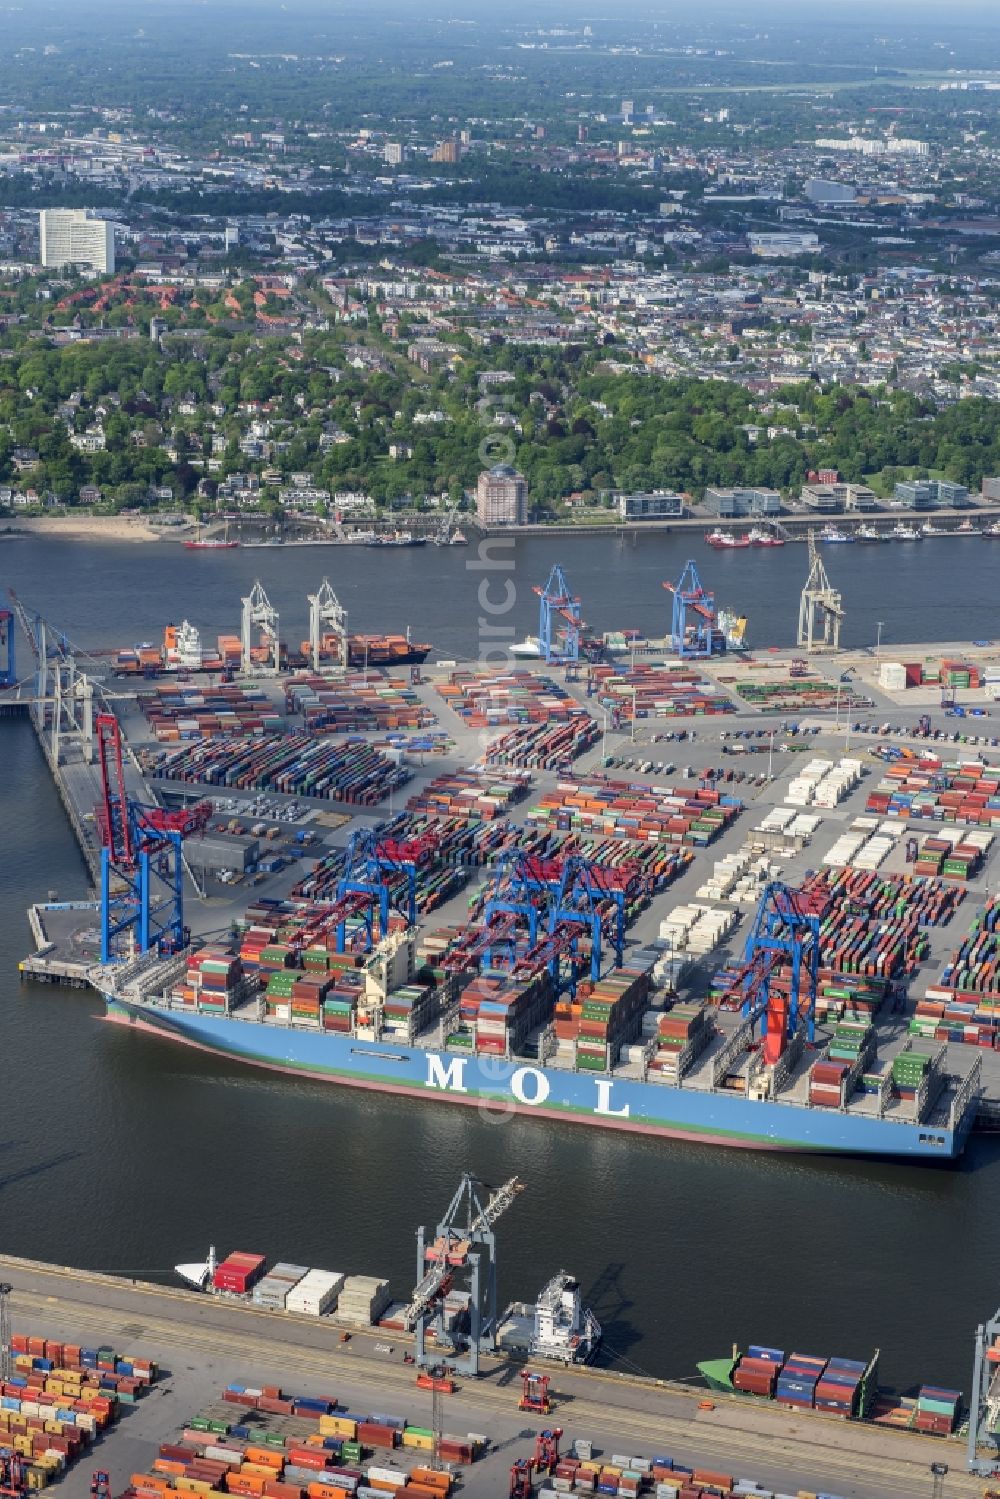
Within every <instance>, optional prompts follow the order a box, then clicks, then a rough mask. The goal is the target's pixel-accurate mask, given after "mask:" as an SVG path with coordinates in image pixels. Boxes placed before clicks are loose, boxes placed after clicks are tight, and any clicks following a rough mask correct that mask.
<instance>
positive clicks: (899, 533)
mask: <svg viewBox="0 0 1000 1499" xmlns="http://www.w3.org/2000/svg"><path fill="white" fill-rule="evenodd" d="M889 535H890V536H891V537H892V539H893V541H920V539H921V536H920V532H919V531H918V530H917V528H916V527H915V526H907V525H906V524H904V522H903V521H897V522H896V524H895V525H894V526H893V528H892V530H891V531H890V532H889Z"/></svg>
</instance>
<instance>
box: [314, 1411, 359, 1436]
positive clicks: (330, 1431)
mask: <svg viewBox="0 0 1000 1499" xmlns="http://www.w3.org/2000/svg"><path fill="white" fill-rule="evenodd" d="M319 1429H320V1431H321V1432H322V1434H323V1436H325V1437H347V1438H348V1440H349V1441H352V1442H353V1440H354V1438H355V1436H356V1435H357V1430H358V1423H357V1422H356V1421H349V1420H348V1419H347V1417H346V1416H320V1418H319Z"/></svg>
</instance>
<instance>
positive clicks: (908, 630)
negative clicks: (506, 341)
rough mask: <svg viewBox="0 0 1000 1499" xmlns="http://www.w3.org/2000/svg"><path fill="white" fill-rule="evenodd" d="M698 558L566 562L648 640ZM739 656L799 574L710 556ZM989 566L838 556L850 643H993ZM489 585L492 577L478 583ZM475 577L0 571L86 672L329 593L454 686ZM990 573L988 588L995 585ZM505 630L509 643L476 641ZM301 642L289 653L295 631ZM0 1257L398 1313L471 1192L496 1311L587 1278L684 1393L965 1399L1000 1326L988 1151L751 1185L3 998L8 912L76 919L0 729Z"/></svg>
mask: <svg viewBox="0 0 1000 1499" xmlns="http://www.w3.org/2000/svg"><path fill="white" fill-rule="evenodd" d="M691 545H692V544H691V543H688V542H685V541H681V540H676V539H674V538H670V537H656V538H649V539H647V540H645V541H643V543H642V544H641V545H640V546H637V547H634V548H633V547H632V546H631V545H625V546H621V545H619V544H618V543H617V542H616V541H614V540H608V539H602V540H597V539H595V538H590V539H585V538H570V539H567V540H565V541H560V543H559V551H558V556H559V560H561V561H562V562H563V564H564V566H565V567H566V570H567V573H568V575H569V579H570V582H571V584H572V586H573V588H574V590H575V591H576V592H578V593H579V594H580V595H581V597H582V599H583V605H584V608H583V612H584V616H585V618H586V619H587V621H588V623H589V624H590V625H591V626H592V627H594V628H598V629H608V628H621V627H625V626H631V625H634V626H636V627H638V628H641V629H644V630H646V631H649V632H651V633H652V632H656V633H662V632H663V630H664V628H665V623H666V621H667V618H668V616H667V610H668V607H669V599H668V596H667V595H666V594H665V593H664V592H663V590H662V589H661V588H660V582H661V580H662V579H663V578H676V577H677V576H678V574H679V572H680V570H681V568H682V566H683V564H684V561H685V558H686V555H687V554H688V552H689V550H690V548H691ZM694 545H695V546H696V547H697V548H698V551H697V553H696V555H697V556H698V561H699V564H700V566H701V569H702V572H703V575H704V578H705V581H706V582H707V583H710V584H711V585H713V586H715V588H716V591H717V593H718V595H719V599H720V602H722V603H724V604H726V605H729V606H732V607H739V608H740V609H741V610H745V611H746V613H747V614H748V615H749V616H750V622H751V624H750V629H751V635H752V639H753V640H754V642H755V643H756V644H757V645H758V646H760V645H762V644H763V643H764V642H770V643H774V644H786V643H788V642H790V641H791V640H792V639H793V632H794V626H795V619H796V610H797V598H798V590H799V588H800V586H801V582H802V577H803V574H804V571H805V549H804V548H803V547H801V546H788V547H785V548H784V549H782V550H775V551H773V552H766V551H759V552H754V553H752V554H749V553H734V554H730V555H722V556H719V555H716V554H707V555H705V556H704V557H702V555H701V553H703V552H705V551H706V549H705V548H704V547H703V546H701V544H700V543H695V544H694ZM991 546H992V543H989V542H975V541H964V540H956V541H940V542H933V541H927V542H923V543H919V544H913V545H910V546H907V545H904V544H898V545H893V546H892V547H889V546H887V545H886V546H881V547H862V546H854V547H841V548H838V547H833V548H830V549H828V553H827V562H828V566H829V568H830V571H831V573H832V574H833V577H834V581H835V583H836V585H837V586H839V587H841V588H842V590H843V592H844V595H845V603H846V608H847V616H848V618H847V628H846V631H845V634H846V638H847V640H848V642H849V643H855V644H857V643H866V642H868V641H871V640H874V635H875V630H876V628H877V621H878V620H879V619H881V620H883V621H884V622H885V624H884V628H883V637H882V638H883V641H885V642H887V643H888V644H890V645H891V644H892V643H894V642H895V643H900V644H901V643H904V642H906V641H916V640H931V639H939V640H948V639H950V640H956V639H959V638H965V639H970V638H979V637H980V636H986V635H988V634H989V631H990V629H991V628H992V627H994V626H995V625H996V623H997V616H996V609H995V603H994V602H993V600H994V599H995V586H996V585H995V577H996V564H995V562H994V559H993V553H992V551H991ZM998 551H1000V547H998ZM494 555H495V556H496V557H500V556H501V553H500V552H499V551H497V552H495V554H494ZM513 556H514V558H515V562H516V566H515V568H514V570H513V572H512V573H511V574H504V573H498V574H497V579H499V581H497V580H496V579H493V580H492V581H491V584H490V587H491V589H492V592H491V593H490V594H489V595H488V597H489V598H490V599H492V600H493V601H494V602H495V601H496V600H497V599H500V598H502V597H504V585H503V578H504V577H505V576H511V577H512V578H513V581H514V585H515V592H516V599H515V602H514V606H513V608H512V610H511V612H510V614H509V616H506V617H505V621H506V619H509V620H510V622H511V623H512V624H513V625H514V627H515V628H516V631H517V635H518V637H519V638H520V636H522V635H523V634H524V633H526V632H527V631H528V630H533V629H534V628H535V626H536V624H537V613H536V610H537V600H536V599H535V597H534V595H533V593H532V592H531V585H532V584H534V583H542V582H544V580H545V577H546V576H547V573H548V569H549V567H550V566H551V563H552V561H553V560H554V557H555V551H554V547H553V544H552V543H551V542H549V541H548V540H542V539H532V540H530V541H520V542H519V543H518V544H517V547H516V549H515V551H514V553H513ZM475 560H476V552H475V549H474V548H467V549H464V548H463V549H459V548H455V549H452V550H450V551H445V550H444V549H438V548H433V547H427V548H423V549H420V550H412V551H398V552H396V553H382V552H378V551H367V550H360V549H357V550H351V551H350V552H345V551H343V550H339V549H330V550H328V551H323V552H319V553H315V552H311V551H307V550H302V549H289V550H288V551H284V552H279V551H277V550H275V551H257V552H254V551H245V552H244V551H234V552H229V553H218V554H211V553H201V554H197V553H195V554H191V553H185V552H182V551H181V550H179V549H177V548H175V547H172V546H166V545H164V546H156V547H142V546H134V545H108V544H104V543H101V544H97V543H94V544H70V543H63V542H54V541H45V542H42V541H36V540H34V539H32V540H18V541H0V582H3V583H5V584H7V583H9V584H13V585H14V586H15V587H16V588H17V590H18V592H19V593H20V595H21V596H22V597H23V598H24V599H25V600H26V601H27V602H28V603H29V604H30V605H31V606H33V607H36V608H38V609H40V610H42V611H43V612H44V613H46V615H47V616H48V617H50V618H51V619H52V620H53V621H54V622H56V623H58V624H59V625H60V626H61V627H62V628H63V629H64V630H65V631H66V633H67V634H68V635H69V636H70V637H71V639H73V640H74V641H75V642H76V643H77V644H79V645H88V646H92V647H97V646H111V645H121V644H126V643H129V644H131V643H134V642H136V641H139V640H142V639H155V640H159V638H160V636H161V634H162V627H163V624H164V623H165V621H166V620H168V619H174V620H179V619H180V618H181V617H182V616H183V615H187V616H188V617H189V618H191V619H192V620H193V621H194V622H195V623H197V624H198V625H199V626H200V627H201V628H202V630H203V634H204V636H205V638H206V639H207V640H210V639H212V638H213V637H214V635H215V634H216V633H218V632H231V633H235V632H236V631H237V630H238V610H239V597H240V594H241V592H245V591H246V585H247V584H248V583H250V582H252V581H253V579H254V577H255V576H260V577H261V579H262V580H263V582H264V584H265V587H266V588H267V590H268V592H269V594H270V596H271V599H272V602H273V603H275V605H276V606H277V607H278V608H279V609H280V610H281V612H282V633H283V634H284V636H285V637H286V638H287V639H288V640H290V641H292V640H295V641H297V640H298V639H300V638H303V637H304V636H305V633H306V628H305V627H306V604H305V594H306V593H307V592H311V591H312V590H313V589H314V588H315V586H316V584H317V583H318V582H319V581H320V579H321V578H322V576H323V575H324V574H326V575H328V576H329V578H330V580H331V583H332V584H333V587H334V589H335V590H336V592H337V593H338V595H339V596H340V598H341V600H342V602H343V603H345V605H346V606H347V608H348V609H349V611H350V616H351V628H352V629H357V630H365V629H367V630H377V629H386V630H401V629H404V628H405V627H406V625H407V624H409V625H411V626H412V627H413V631H414V635H415V637H416V638H422V639H426V640H429V641H433V642H434V645H435V647H436V650H437V653H438V654H440V655H446V654H449V655H456V656H458V655H464V656H470V655H473V654H475V652H476V650H477V641H478V639H479V635H480V627H479V623H478V622H479V618H480V609H479V605H478V602H477V591H478V589H479V587H480V583H481V580H482V577H483V574H482V573H479V572H476V571H475V570H474V569H472V568H470V566H469V564H470V563H471V562H474V561H475ZM998 560H1000V559H998ZM494 622H495V621H494ZM300 626H301V628H300ZM0 757H2V758H0V764H2V766H3V770H4V773H3V774H2V775H0V829H2V830H3V838H2V845H0V849H2V854H0V901H2V905H0V910H2V912H3V916H2V919H0V1016H2V1025H3V1043H4V1045H3V1050H4V1058H5V1067H4V1080H5V1098H4V1102H5V1108H4V1120H3V1125H2V1127H0V1224H2V1231H0V1247H2V1248H3V1250H5V1251H7V1252H10V1253H14V1254H22V1255H29V1256H34V1257H38V1258H42V1259H47V1260H56V1261H62V1262H68V1263H71V1264H79V1265H83V1266H87V1267H92V1268H99V1269H103V1270H108V1271H117V1272H122V1273H125V1274H132V1275H157V1276H159V1275H165V1274H167V1273H168V1271H169V1268H170V1266H171V1265H173V1264H174V1263H175V1262H176V1261H178V1260H183V1259H193V1258H196V1257H197V1255H198V1254H199V1253H201V1252H203V1251H204V1250H205V1249H206V1248H207V1246H208V1244H209V1243H210V1242H214V1243H215V1244H216V1245H217V1246H218V1247H219V1249H220V1251H222V1252H225V1251H228V1250H229V1249H232V1248H243V1249H252V1250H257V1251H260V1252H261V1253H266V1254H267V1255H269V1256H271V1257H274V1258H277V1257H279V1256H280V1257H281V1258H284V1259H290V1260H293V1261H296V1262H298V1263H305V1264H318V1265H323V1266H326V1267H329V1268H333V1269H339V1270H345V1271H348V1272H351V1271H353V1272H358V1273H371V1274H383V1275H388V1276H390V1277H391V1278H392V1280H393V1284H394V1288H395V1289H396V1291H397V1292H398V1293H399V1294H404V1293H405V1292H406V1291H407V1290H408V1288H409V1287H410V1286H412V1284H413V1282H414V1272H415V1263H414V1260H415V1239H414V1229H415V1227H416V1225H417V1223H419V1222H422V1221H424V1222H431V1221H436V1219H437V1217H438V1216H439V1215H440V1213H441V1212H442V1210H443V1209H444V1208H445V1206H446V1205H447V1202H448V1200H449V1198H450V1196H451V1194H452V1192H453V1190H454V1188H455V1186H456V1185H457V1180H458V1176H459V1174H460V1172H461V1170H462V1169H463V1168H468V1169H471V1170H472V1171H474V1172H475V1173H476V1174H478V1175H479V1176H480V1177H481V1179H483V1180H485V1181H487V1182H492V1183H496V1182H499V1181H501V1180H503V1179H505V1178H506V1177H508V1176H510V1175H513V1174H514V1173H515V1172H516V1173H517V1174H519V1175H520V1176H521V1178H522V1180H523V1181H524V1182H525V1183H526V1184H527V1190H526V1191H525V1192H524V1194H523V1195H522V1197H521V1198H520V1199H519V1200H518V1202H517V1204H516V1205H515V1207H514V1208H513V1209H512V1210H511V1211H510V1213H509V1214H508V1216H507V1217H506V1219H505V1220H504V1221H503V1223H502V1224H501V1226H500V1230H499V1236H500V1246H501V1249H500V1254H501V1259H500V1275H499V1281H500V1297H501V1301H503V1300H504V1299H505V1298H509V1297H512V1296H518V1297H525V1298H530V1297H531V1296H533V1295H534V1293H535V1291H536V1290H537V1289H538V1287H539V1286H540V1285H541V1283H542V1281H543V1280H544V1279H545V1278H546V1277H547V1276H548V1275H549V1274H550V1273H552V1272H554V1271H555V1270H557V1269H559V1268H561V1267H565V1268H567V1269H569V1270H572V1271H573V1272H574V1273H575V1274H577V1275H578V1276H579V1277H580V1278H581V1280H582V1283H583V1286H584V1289H585V1291H586V1293H587V1295H588V1297H589V1299H590V1300H591V1303H592V1304H593V1305H594V1308H595V1310H596V1312H597V1314H598V1316H599V1317H600V1319H601V1321H602V1322H603V1323H604V1325H605V1331H606V1336H607V1343H608V1348H609V1352H610V1353H611V1354H612V1355H613V1356H615V1357H616V1358H618V1359H619V1360H620V1361H621V1362H620V1367H622V1368H629V1367H637V1368H639V1369H641V1370H643V1371H645V1372H650V1373H654V1374H657V1375H659V1376H670V1377H678V1376H681V1377H682V1376H684V1375H688V1374H691V1373H693V1372H694V1366H695V1363H696V1361H697V1360H698V1359H701V1358H706V1357H714V1356H721V1355H723V1354H725V1353H726V1352H728V1350H729V1348H730V1345H731V1344H732V1343H733V1341H737V1342H739V1343H740V1344H741V1345H742V1346H746V1343H747V1342H748V1341H755V1342H763V1343H768V1344H771V1345H776V1346H785V1347H790V1346H792V1345H794V1346H795V1347H796V1348H798V1349H799V1350H800V1351H804V1352H811V1353H828V1354H833V1353H839V1354H842V1355H845V1356H849V1357H863V1356H865V1355H867V1354H869V1353H870V1352H871V1351H873V1349H874V1348H875V1347H876V1346H879V1347H881V1349H882V1350H883V1354H882V1369H883V1374H884V1377H885V1378H886V1380H887V1382H890V1383H894V1384H896V1385H897V1387H899V1388H907V1387H909V1386H910V1385H912V1384H913V1383H914V1382H916V1381H920V1380H927V1381H929V1382H934V1383H944V1384H952V1385H954V1386H955V1387H959V1388H964V1389H966V1390H967V1389H968V1387H969V1374H970V1357H969V1356H970V1354H971V1346H972V1344H971V1333H972V1329H973V1328H974V1326H975V1323H976V1322H977V1320H978V1319H979V1318H981V1317H982V1316H983V1315H985V1314H988V1313H990V1312H992V1310H993V1308H994V1305H995V1303H996V1300H997V1294H998V1293H997V1282H996V1272H995V1255H994V1252H993V1246H994V1243H995V1231H996V1221H997V1216H996V1214H997V1210H996V1205H995V1199H994V1196H993V1194H994V1191H997V1190H1000V1142H997V1143H994V1142H992V1141H989V1140H977V1141H975V1142H974V1143H973V1145H972V1146H971V1148H970V1149H969V1151H968V1152H967V1155H966V1157H965V1159H964V1160H963V1161H962V1162H961V1163H960V1164H958V1165H957V1166H954V1167H951V1168H945V1167H943V1166H935V1165H928V1166H921V1167H919V1168H918V1167H914V1166H908V1165H905V1164H885V1163H870V1162H857V1161H849V1160H840V1159H819V1160H812V1159H808V1158H799V1157H785V1156H776V1155H775V1156H760V1157H758V1156H754V1155H752V1154H749V1153H742V1152H731V1151H726V1150H721V1149H712V1148H706V1147H699V1146H695V1145H689V1144H685V1143H683V1142H671V1141H658V1140H657V1141H650V1140H646V1139H643V1138H641V1137H637V1136H625V1135H622V1136H619V1135H615V1134H613V1133H611V1132H606V1131H602V1130H597V1129H584V1128H580V1127H578V1126H572V1125H560V1124H557V1123H546V1124H545V1125H544V1126H543V1125H540V1124H539V1123H534V1122H532V1121H524V1120H519V1119H513V1120H511V1119H505V1120H503V1121H502V1122H501V1123H492V1122H490V1121H489V1120H488V1119H484V1118H482V1117H481V1116H480V1115H479V1113H478V1112H477V1111H475V1110H465V1109H455V1108H447V1107H444V1106H436V1107H435V1106H431V1105H419V1104H414V1103H413V1102H410V1101H407V1100H404V1099H393V1098H391V1097H386V1096H383V1095H376V1094H372V1095H365V1094H363V1093H361V1092H357V1091H355V1090H349V1089H339V1088H335V1087H331V1086H329V1085H324V1084H321V1083H311V1082H309V1081H305V1080H294V1079H289V1078H283V1077H279V1076H270V1075H268V1074H266V1073H256V1072H254V1071H252V1070H250V1069H246V1070H244V1069H241V1068H239V1067H237V1066H234V1065H232V1064H227V1063H226V1062H224V1061H220V1060H217V1059H214V1058H210V1057H206V1056H202V1055H200V1054H199V1053H197V1052H194V1051H188V1050H186V1049H184V1048H181V1047H176V1048H175V1047H170V1046H168V1045H166V1044H163V1043H161V1042H157V1041H156V1040H155V1039H153V1038H150V1037H146V1036H142V1035H130V1034H128V1033H127V1032H125V1031H123V1030H121V1029H119V1028H118V1027H115V1026H110V1025H105V1024H102V1023H101V1022H100V1021H99V1018H98V1017H99V1012H100V1006H99V1005H98V1004H97V1003H96V1002H95V1001H93V1000H91V999H90V998H87V997H85V996H83V995H81V994H80V993H77V992H76V991H62V990H59V989H55V988H42V987H38V986H34V985H19V984H18V981H17V976H16V963H17V960H18V959H19V958H20V957H21V956H23V955H24V953H25V952H26V951H27V950H28V948H29V946H30V935H29V931H28V925H27V921H26V919H25V917H24V908H25V906H26V905H27V903H28V902H29V900H31V899H37V898H39V897H43V896H44V895H45V894H46V892H47V891H49V890H53V889H54V890H57V891H58V893H59V895H60V897H61V898H63V899H69V898H72V897H73V896H80V895H83V894H85V892H86V876H85V871H84V868H83V865H82V862H81V860H80V857H79V855H78V853H77V850H76V845H75V842H74V840H73V837H72V835H71V833H70V830H69V828H68V825H67V824H66V822H65V819H64V817H63V815H62V813H61V809H60V807H59V803H58V800H57V798H56V794H55V791H54V789H53V788H52V786H51V783H50V781H49V779H48V777H47V774H46V772H45V769H44V764H43V762H42V759H41V756H40V753H39V751H38V750H37V747H36V745H35V742H34V739H33V736H32V734H31V731H30V728H29V727H28V726H27V725H26V724H22V723H10V722H8V723H0Z"/></svg>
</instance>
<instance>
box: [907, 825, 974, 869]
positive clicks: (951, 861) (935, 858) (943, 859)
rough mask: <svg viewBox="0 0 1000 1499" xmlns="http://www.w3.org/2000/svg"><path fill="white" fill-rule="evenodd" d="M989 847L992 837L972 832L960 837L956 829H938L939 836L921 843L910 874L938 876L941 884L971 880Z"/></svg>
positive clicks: (935, 835) (931, 837) (960, 834)
mask: <svg viewBox="0 0 1000 1499" xmlns="http://www.w3.org/2000/svg"><path fill="white" fill-rule="evenodd" d="M992 843H993V834H992V833H989V832H987V831H986V830H985V829H981V828H974V829H972V830H971V831H970V832H968V833H960V832H959V831H958V829H957V828H942V829H941V831H940V833H935V834H931V835H930V836H928V837H926V838H923V839H921V842H920V847H919V848H918V850H917V858H916V863H915V864H914V866H913V868H914V872H915V873H916V874H927V875H940V876H941V878H942V879H945V880H963V881H964V880H971V879H975V877H976V875H977V874H978V873H979V871H980V869H981V868H982V866H983V860H984V859H985V858H986V855H987V854H988V853H989V850H990V846H991V845H992Z"/></svg>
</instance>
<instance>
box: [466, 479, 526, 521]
mask: <svg viewBox="0 0 1000 1499" xmlns="http://www.w3.org/2000/svg"><path fill="white" fill-rule="evenodd" d="M476 516H477V517H478V519H479V521H480V523H481V524H482V525H484V526H523V525H524V524H525V523H526V521H527V519H528V482H527V480H526V479H525V477H524V475H523V474H519V473H518V471H517V469H516V468H512V467H511V465H510V464H509V463H498V464H497V465H496V467H495V468H491V469H487V470H486V471H484V472H483V473H481V474H480V475H479V483H478V485H477V486H476Z"/></svg>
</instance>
